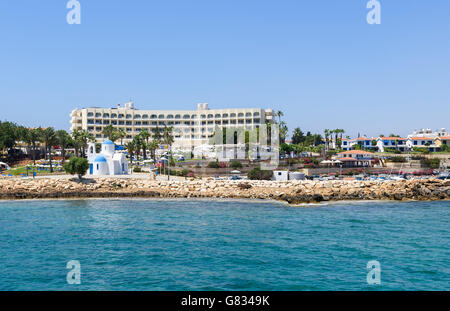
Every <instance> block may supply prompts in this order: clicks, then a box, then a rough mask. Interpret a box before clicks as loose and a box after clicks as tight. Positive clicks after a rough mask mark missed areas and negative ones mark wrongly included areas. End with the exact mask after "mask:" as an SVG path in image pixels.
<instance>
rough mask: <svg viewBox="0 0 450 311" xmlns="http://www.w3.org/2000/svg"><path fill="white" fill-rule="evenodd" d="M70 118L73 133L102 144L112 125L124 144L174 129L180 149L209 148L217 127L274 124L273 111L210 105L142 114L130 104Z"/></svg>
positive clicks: (82, 112)
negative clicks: (86, 134)
mask: <svg viewBox="0 0 450 311" xmlns="http://www.w3.org/2000/svg"><path fill="white" fill-rule="evenodd" d="M70 116H71V121H70V122H71V131H73V130H75V129H79V130H87V131H88V132H89V133H91V134H92V135H93V136H94V137H95V138H96V140H97V141H98V142H103V141H104V140H105V139H106V137H105V136H104V135H103V133H102V131H103V129H104V128H105V127H106V126H108V125H110V124H112V125H113V126H115V127H117V128H122V129H123V130H124V131H125V132H126V134H127V136H126V138H125V139H124V143H125V142H128V141H130V140H131V139H132V138H133V137H134V136H136V135H137V134H139V133H140V132H141V131H142V130H144V129H146V130H147V131H148V132H149V133H150V134H154V133H155V131H156V128H157V127H158V128H159V130H160V131H161V132H162V131H163V130H164V127H165V126H172V127H173V128H174V132H173V134H174V138H175V142H174V144H173V146H174V147H178V148H186V147H188V146H189V147H193V146H199V145H203V144H207V143H208V141H209V137H212V135H213V133H214V129H215V127H216V126H218V127H233V128H235V127H243V128H246V129H254V128H257V127H259V126H260V125H262V124H266V122H269V123H272V122H274V112H273V110H272V109H261V108H230V109H209V107H208V104H206V103H200V104H198V106H197V110H139V109H136V108H134V105H133V102H128V103H126V104H125V105H124V107H121V106H120V105H118V107H117V108H96V107H93V108H82V109H75V110H73V111H72V113H71V114H70Z"/></svg>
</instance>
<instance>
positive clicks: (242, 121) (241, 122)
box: [233, 120, 244, 124]
mask: <svg viewBox="0 0 450 311" xmlns="http://www.w3.org/2000/svg"><path fill="white" fill-rule="evenodd" d="M233 121H234V120H233ZM238 123H239V124H244V120H239V121H238Z"/></svg>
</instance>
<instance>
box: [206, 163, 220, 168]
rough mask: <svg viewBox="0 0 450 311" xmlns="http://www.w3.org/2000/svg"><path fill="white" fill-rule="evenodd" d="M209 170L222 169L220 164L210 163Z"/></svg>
mask: <svg viewBox="0 0 450 311" xmlns="http://www.w3.org/2000/svg"><path fill="white" fill-rule="evenodd" d="M208 168H220V165H219V163H218V162H209V163H208Z"/></svg>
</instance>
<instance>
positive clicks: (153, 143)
mask: <svg viewBox="0 0 450 311" xmlns="http://www.w3.org/2000/svg"><path fill="white" fill-rule="evenodd" d="M147 148H148V150H150V154H151V157H152V159H153V160H154V161H156V155H155V154H156V150H157V149H158V148H159V143H158V142H157V141H156V140H152V141H151V142H150V143H149V144H148V145H147Z"/></svg>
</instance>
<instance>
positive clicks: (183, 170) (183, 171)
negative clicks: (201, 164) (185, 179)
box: [180, 168, 190, 176]
mask: <svg viewBox="0 0 450 311" xmlns="http://www.w3.org/2000/svg"><path fill="white" fill-rule="evenodd" d="M189 173H190V171H189V170H188V169H185V168H184V169H182V170H181V172H180V176H187V175H188V174H189Z"/></svg>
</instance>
